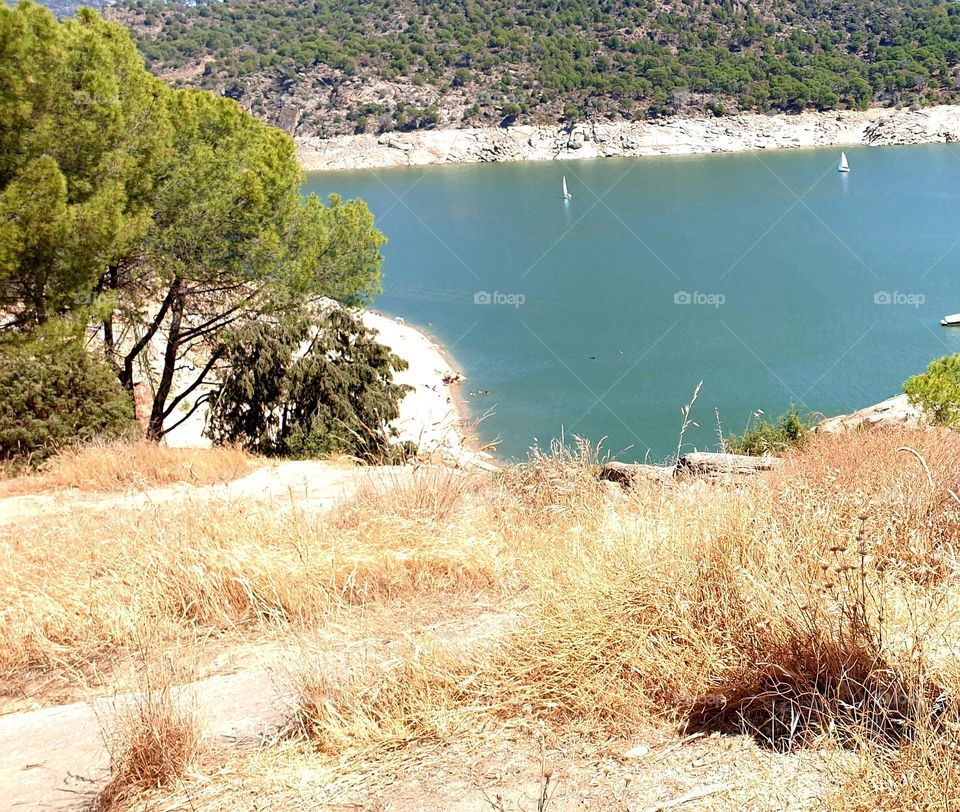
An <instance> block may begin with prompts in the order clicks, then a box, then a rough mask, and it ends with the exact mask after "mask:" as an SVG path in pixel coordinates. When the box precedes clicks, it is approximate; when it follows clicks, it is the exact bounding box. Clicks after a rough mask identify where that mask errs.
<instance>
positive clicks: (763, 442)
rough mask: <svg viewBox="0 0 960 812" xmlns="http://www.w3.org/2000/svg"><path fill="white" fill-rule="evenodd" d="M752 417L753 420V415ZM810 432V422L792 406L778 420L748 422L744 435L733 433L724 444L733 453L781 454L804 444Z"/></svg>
mask: <svg viewBox="0 0 960 812" xmlns="http://www.w3.org/2000/svg"><path fill="white" fill-rule="evenodd" d="M757 414H759V413H757ZM750 419H751V422H752V421H753V417H751V418H750ZM809 433H810V424H809V422H808V421H806V420H804V419H803V418H802V417H800V414H799V413H798V412H797V410H796V409H795V408H793V407H792V406H791V407H790V408H789V409H788V410H787V412H786V414H783V415H781V416H780V417H778V418H777V420H776V422H772V423H771V422H768V421H766V420H760V421H758V422H756V423H753V424H752V425H750V424H748V425H747V429H746V431H744V433H743V436H740V437H738V436H737V435H736V434H733V435H731V436H730V437H728V438H727V439H726V440H725V441H724V446H725V447H726V450H727V451H729V452H730V453H731V454H748V455H750V456H760V455H762V454H780V453H782V452H784V451H786V450H787V449H788V448H792V447H793V446H800V445H803V443H804V442H806V439H807V436H808V435H809Z"/></svg>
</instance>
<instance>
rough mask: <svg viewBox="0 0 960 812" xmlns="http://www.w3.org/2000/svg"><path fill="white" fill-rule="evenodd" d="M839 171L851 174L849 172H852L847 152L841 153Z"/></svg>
mask: <svg viewBox="0 0 960 812" xmlns="http://www.w3.org/2000/svg"><path fill="white" fill-rule="evenodd" d="M837 171H838V172H849V171H850V164H848V163H847V153H846V152H841V153H840V166H839V167H837Z"/></svg>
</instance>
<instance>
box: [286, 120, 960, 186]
mask: <svg viewBox="0 0 960 812" xmlns="http://www.w3.org/2000/svg"><path fill="white" fill-rule="evenodd" d="M296 141H297V154H298V157H299V160H300V163H301V165H302V166H303V168H304V169H305V170H307V171H321V170H345V169H374V168H384V167H394V166H425V165H429V164H443V163H476V162H498V161H547V160H573V159H585V158H610V157H631V156H634V157H640V156H654V155H691V154H700V153H713V152H745V151H749V150H772V149H800V148H805V147H806V148H809V147H826V146H838V147H842V146H880V145H893V144H928V143H937V142H940V143H943V142H950V141H960V105H943V106H940V107H929V108H923V109H920V110H907V109H901V110H897V109H885V108H882V109H881V108H877V109H871V110H863V111H858V110H843V111H830V112H819V113H818V112H808V113H800V114H796V115H787V114H776V115H765V114H759V113H745V114H742V115H735V116H723V117H698V118H672V119H663V120H660V121H636V122H590V123H578V124H574V125H553V126H537V125H515V126H511V127H496V128H465V129H440V130H420V131H415V132H409V133H395V132H390V133H384V134H383V135H379V136H377V135H372V134H363V135H348V136H340V137H336V138H330V139H322V138H317V137H300V138H297V139H296Z"/></svg>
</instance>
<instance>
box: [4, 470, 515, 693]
mask: <svg viewBox="0 0 960 812" xmlns="http://www.w3.org/2000/svg"><path fill="white" fill-rule="evenodd" d="M418 473H419V472H418ZM423 474H424V480H423V481H422V482H420V481H418V478H417V477H413V478H412V479H411V481H410V482H409V483H399V482H398V484H397V489H396V491H395V492H394V493H393V496H391V497H389V498H388V497H386V496H384V494H383V493H382V492H380V491H379V490H377V489H368V490H364V491H362V493H361V495H360V496H359V497H358V499H359V501H358V502H355V503H353V504H351V505H347V506H345V507H343V508H341V509H339V510H337V511H335V512H334V514H333V515H331V516H329V517H327V516H318V515H314V514H310V513H306V512H302V511H299V510H296V509H291V508H290V507H289V506H284V507H275V506H269V505H268V506H265V507H264V506H257V505H255V504H250V503H244V502H240V501H225V500H216V499H206V500H199V501H196V502H191V501H189V500H187V501H180V502H176V503H171V502H165V503H162V504H159V505H157V506H152V507H149V508H145V509H126V510H123V509H113V510H110V511H75V512H73V513H70V514H67V515H64V516H62V517H53V518H49V519H47V520H45V521H43V522H40V523H37V524H34V525H30V526H26V525H23V524H20V525H18V526H15V527H13V528H12V529H10V528H8V529H0V549H2V550H3V553H4V554H3V556H0V602H2V605H3V607H4V608H3V611H2V612H0V673H2V674H3V676H4V682H5V683H6V690H5V692H6V693H8V694H9V693H13V692H14V691H15V689H16V687H17V686H18V685H19V684H20V683H24V682H26V681H29V679H30V678H31V676H32V675H35V674H37V673H40V672H43V673H46V674H50V673H58V674H62V675H63V676H64V677H65V678H69V679H76V678H77V677H78V676H79V675H78V674H76V673H75V672H76V671H77V670H78V669H79V670H80V672H82V673H84V674H86V675H87V676H90V673H91V665H93V664H96V665H97V666H99V667H100V668H102V669H107V670H108V668H109V664H110V661H111V660H112V659H113V658H115V657H116V656H118V655H124V654H127V653H130V652H133V651H136V650H137V649H138V636H139V635H140V634H142V632H143V629H144V628H149V629H151V630H152V631H155V632H156V633H157V634H160V635H161V636H163V638H164V639H166V640H174V639H180V638H183V637H186V638H188V639H193V638H196V637H200V638H203V637H205V636H209V635H211V634H216V633H218V632H225V631H233V630H237V629H240V630H248V631H250V632H251V633H253V632H256V631H257V630H258V629H261V628H263V627H264V626H265V625H266V626H269V627H271V628H274V629H275V628H278V627H292V628H309V627H310V626H311V625H313V624H316V623H318V622H319V621H321V620H323V619H324V618H326V617H327V616H328V615H329V613H330V612H331V611H333V610H334V609H336V608H337V607H339V606H342V605H344V604H347V605H359V604H363V603H365V602H369V601H380V602H385V601H391V600H401V601H402V600H410V599H412V598H413V597H414V596H418V597H419V596H439V595H441V594H451V595H456V596H458V597H459V596H464V595H469V594H471V593H481V592H484V591H487V592H491V593H493V594H500V593H501V590H502V585H503V584H505V583H509V582H511V581H512V575H511V573H510V571H509V562H507V561H500V560H498V557H497V554H496V551H497V548H498V546H497V544H496V543H495V539H494V538H493V534H492V532H486V533H483V534H479V535H478V534H475V533H474V532H473V528H471V527H469V526H466V525H461V526H458V527H457V526H455V525H454V524H453V522H452V519H451V520H449V521H446V522H444V521H443V520H442V518H441V517H442V514H444V513H448V512H449V506H445V505H446V503H447V502H449V501H450V500H452V499H454V498H457V497H456V494H457V493H460V492H461V489H462V488H463V483H462V482H461V481H460V480H459V479H455V478H453V476H454V475H451V477H450V478H449V479H447V478H445V477H446V476H447V475H446V474H436V473H433V472H430V471H429V470H424V471H423ZM457 476H458V475H457ZM442 483H448V486H449V487H450V488H451V489H453V493H452V494H451V495H450V496H448V497H443V496H438V495H437V494H436V492H435V490H434V488H435V486H438V485H440V484H442ZM437 500H439V502H438V501H437ZM424 505H426V507H425V506H424ZM367 511H373V513H368V512H367ZM425 511H426V512H425ZM430 511H439V514H438V513H436V512H434V513H431V512H430Z"/></svg>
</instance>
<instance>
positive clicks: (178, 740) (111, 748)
mask: <svg viewBox="0 0 960 812" xmlns="http://www.w3.org/2000/svg"><path fill="white" fill-rule="evenodd" d="M173 680H174V675H173V674H172V673H170V669H169V668H165V669H154V668H147V669H145V671H144V672H143V673H142V674H141V691H140V692H138V693H136V694H132V695H129V696H125V697H120V698H117V699H116V700H114V701H113V710H112V712H111V713H110V714H109V715H108V716H104V717H103V718H101V719H100V725H101V729H102V732H103V736H104V742H105V744H106V746H107V750H108V752H109V754H110V778H109V780H108V781H107V783H106V784H105V785H104V786H103V787H102V789H101V790H100V792H99V793H98V794H97V797H96V808H97V809H100V810H104V812H108V810H113V809H121V808H125V807H126V806H127V804H128V803H129V802H130V801H131V800H132V799H134V798H136V796H137V795H139V794H140V793H142V792H143V791H145V790H149V789H160V788H162V787H165V786H169V785H171V784H173V783H175V782H177V781H179V780H182V779H184V778H185V777H186V776H187V773H188V771H189V770H190V768H191V767H192V766H193V765H194V764H195V763H196V762H197V760H198V758H199V757H200V755H201V753H202V751H203V747H204V745H203V729H202V725H201V722H200V719H199V717H198V715H197V713H196V712H195V710H193V709H192V708H189V707H187V706H186V705H185V703H184V702H183V701H181V700H179V699H178V698H177V697H176V696H175V695H174V689H173V688H172V687H171V682H172V681H173Z"/></svg>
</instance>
